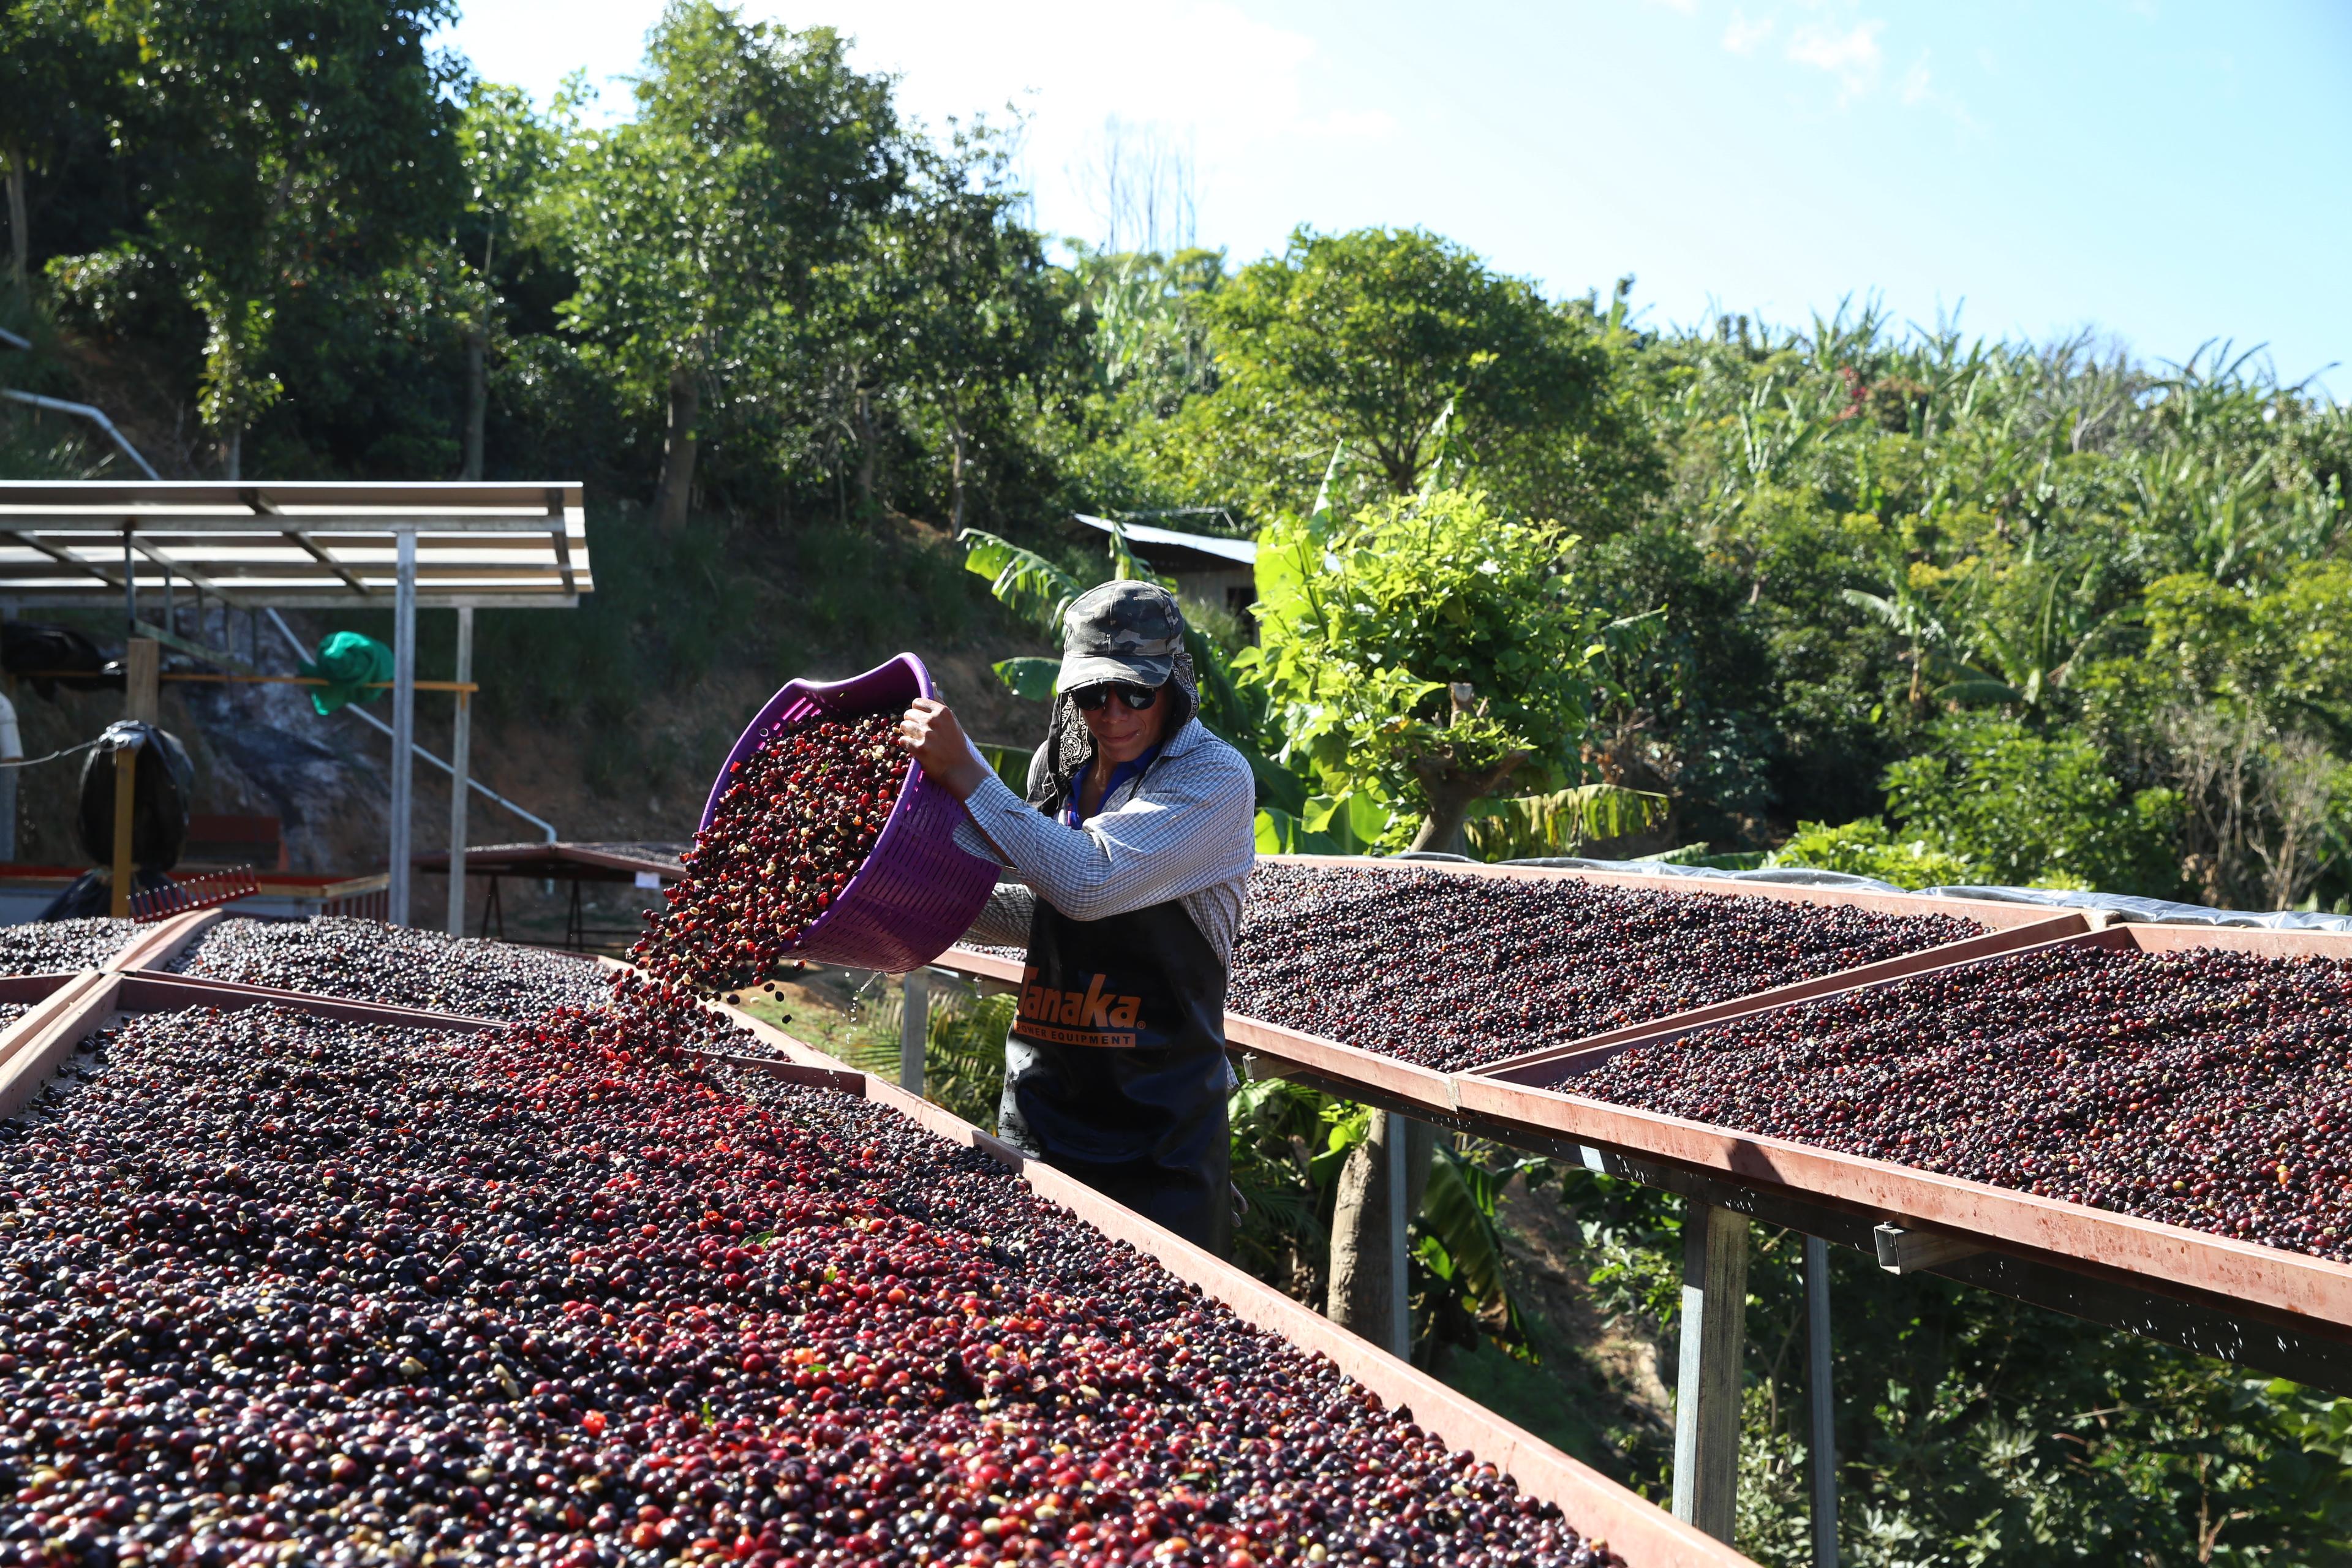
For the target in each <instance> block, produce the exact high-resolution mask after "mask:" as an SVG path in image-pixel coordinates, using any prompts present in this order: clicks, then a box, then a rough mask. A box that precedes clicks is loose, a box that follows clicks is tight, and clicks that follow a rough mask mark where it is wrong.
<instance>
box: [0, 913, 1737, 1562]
mask: <svg viewBox="0 0 2352 1568" xmlns="http://www.w3.org/2000/svg"><path fill="white" fill-rule="evenodd" d="M217 918H219V911H218V910H196V911H194V912H193V913H191V914H187V915H182V916H176V917H174V918H173V920H171V921H166V922H164V923H163V924H162V925H160V926H156V927H153V928H151V929H149V930H147V931H142V932H141V933H139V935H138V937H137V938H136V939H134V941H133V942H131V944H130V945H129V946H128V947H127V948H126V949H125V950H124V951H123V952H120V953H118V954H116V955H115V958H114V959H113V960H112V961H111V963H110V966H109V967H107V968H105V969H91V970H84V971H81V972H80V973H76V974H42V975H17V976H10V977H0V1001H12V1000H23V1001H29V1002H32V1003H33V1004H34V1006H33V1009H32V1011H31V1012H29V1013H27V1014H26V1016H24V1017H22V1018H20V1019H18V1020H17V1021H16V1023H15V1024H13V1025H11V1026H8V1027H7V1028H6V1029H5V1030H0V1116H13V1115H15V1114H16V1112H17V1111H18V1110H22V1109H23V1108H24V1106H25V1104H26V1102H27V1101H28V1100H31V1099H32V1097H33V1096H34V1095H36V1094H37V1093H38V1092H39V1091H40V1089H42V1087H43V1086H44V1085H45V1084H46V1083H47V1080H48V1079H49V1078H50V1077H51V1076H52V1075H53V1074H54V1073H55V1072H56V1071H57V1069H58V1067H59V1066H60V1065H61V1064H62V1063H63V1062H64V1061H65V1060H66V1058H68V1057H70V1056H71V1055H72V1054H73V1052H74V1050H75V1049H76V1048H77V1047H79V1046H80V1044H81V1043H82V1042H83V1041H84V1040H86V1039H88V1038H89V1036H90V1035H91V1034H92V1033H94V1032H95V1031H97V1030H98V1029H100V1028H101V1027H103V1026H105V1025H106V1024H107V1023H108V1022H109V1021H110V1020H111V1019H113V1018H115V1017H117V1016H120V1015H121V1014H123V1013H141V1012H157V1011H168V1010H171V1009H174V1008H180V1007H189V1006H223V1007H234V1006H253V1005H263V1004H275V1005H280V1006H287V1007H294V1008H298V1009H299V1010H302V1011H305V1012H311V1013H316V1014H319V1015H320V1016H327V1017H333V1018H341V1019H346V1020H350V1021H353V1022H373V1023H383V1024H389V1025H395V1026H404V1027H412V1028H439V1029H455V1030H464V1031H467V1032H473V1033H480V1032H487V1031H492V1030H497V1029H502V1028H505V1027H507V1025H504V1024H501V1023H496V1022H493V1021H491V1020H489V1019H485V1018H468V1017H463V1016H457V1015H452V1014H442V1013H431V1012H426V1011H424V1010H422V1009H418V1008H412V1007H398V1006H388V1005H379V1004H375V1003H368V1002H354V1001H351V1000H348V999H346V998H343V997H339V996H319V995H314V994H309V993H305V992H294V991H276V990H272V989H270V988H268V987H267V986H259V985H234V984H226V983H224V982H220V981H211V980H202V979H197V978H195V977H193V976H186V975H164V974H160V973H155V970H156V969H157V968H158V967H160V966H161V965H162V964H163V963H169V962H170V961H171V959H172V958H173V956H175V955H176V954H177V953H178V952H180V951H181V950H182V949H183V948H184V947H185V946H186V944H187V943H188V942H192V941H194V939H195V938H196V936H197V935H199V934H200V933H201V932H202V931H203V930H204V927H205V925H206V924H208V923H210V922H211V921H214V920H215V919H217ZM600 962H601V963H604V964H605V966H607V967H612V968H618V967H623V966H622V965H619V964H616V963H614V962H613V961H611V960H609V959H608V960H602V961H600ZM705 1005H706V1006H707V1007H708V1008H709V1010H710V1011H712V1012H714V1013H716V1014H719V1015H721V1016H725V1017H726V1018H727V1019H728V1020H729V1021H730V1022H731V1023H734V1024H736V1025H738V1026H740V1027H742V1028H744V1029H746V1030H748V1031H749V1032H751V1034H752V1035H754V1036H755V1037H759V1038H760V1039H761V1040H762V1041H764V1042H766V1043H767V1044H768V1045H770V1046H771V1047H773V1048H775V1049H777V1050H779V1051H781V1052H782V1053H783V1055H782V1058H780V1059H779V1058H766V1057H744V1056H734V1055H729V1054H725V1053H719V1052H709V1053H705V1054H706V1055H709V1056H711V1057H713V1058H715V1059H718V1060H721V1061H726V1062H729V1063H731V1064H733V1065H735V1066H737V1067H740V1068H746V1069H748V1070H751V1071H754V1072H761V1073H767V1074H770V1075H772V1076H774V1077H777V1078H781V1079H785V1080H786V1081H788V1082H792V1083H797V1084H802V1085H805V1086H807V1087H810V1088H815V1089H830V1090H833V1091H835V1092H836V1093H842V1094H848V1095H853V1096H856V1097H857V1098H860V1099H865V1100H873V1101H875V1102H876V1103H877V1104H880V1105H883V1106H886V1107H887V1108H888V1109H890V1110H895V1111H897V1112H898V1113H899V1114H900V1115H902V1116H905V1117H907V1118H908V1120H910V1121H914V1122H916V1123H917V1124H918V1125H919V1126H921V1127H922V1128H924V1129H925V1130H926V1131H929V1132H931V1133H933V1134H935V1135H936V1136H938V1137H940V1138H943V1139H945V1140H947V1141H948V1142H951V1143H958V1144H961V1145H964V1146H966V1147H970V1148H974V1149H979V1150H981V1151H982V1152H985V1153H987V1154H989V1155H990V1156H991V1157H992V1158H994V1159H995V1160H997V1161H998V1162H999V1163H1002V1164H1003V1165H1004V1166H1006V1167H1007V1168H1008V1169H1009V1170H1010V1171H1012V1172H1013V1173H1015V1174H1016V1175H1017V1176H1018V1177H1019V1178H1020V1179H1021V1180H1022V1181H1024V1182H1025V1183H1026V1184H1028V1185H1029V1186H1030V1187H1031V1188H1032V1189H1033V1190H1034V1191H1035V1192H1036V1193H1037V1194H1038V1195H1039V1196H1040V1197H1043V1198H1045V1200H1046V1201H1047V1202H1049V1203H1053V1204H1055V1205H1058V1206H1060V1207H1062V1208H1064V1209H1066V1210H1068V1211H1069V1212H1070V1213H1071V1214H1072V1215H1074V1216H1075V1217H1076V1218H1077V1219H1078V1220H1080V1221H1082V1222H1084V1223H1086V1224H1088V1225H1092V1226H1095V1227H1096V1228H1097V1229H1098V1230H1100V1231H1102V1232H1103V1233H1104V1234H1105V1235H1106V1236H1108V1237H1111V1238H1113V1239H1114V1240H1118V1241H1124V1242H1127V1243H1128V1244H1129V1245H1130V1246H1132V1247H1135V1248H1136V1249H1137V1250H1138V1251H1139V1252H1141V1253H1143V1254H1144V1255H1146V1256H1147V1257H1150V1258H1153V1259H1154V1260H1156V1261H1157V1262H1159V1263H1160V1266H1161V1267H1163V1268H1166V1269H1167V1270H1168V1271H1169V1272H1170V1273H1171V1274H1173V1275H1174V1276H1176V1277H1177V1278H1178V1279H1182V1280H1184V1281H1186V1282H1187V1283H1189V1284H1192V1285H1195V1286H1198V1287H1199V1288H1200V1289H1201V1290H1202V1292H1203V1293H1205V1294H1207V1295H1208V1296H1210V1297H1212V1298H1213V1299H1214V1300H1218V1301H1219V1302H1221V1303H1223V1305H1224V1306H1226V1307H1227V1308H1229V1309H1230V1310H1232V1311H1233V1312H1234V1315H1235V1316H1237V1317H1239V1318H1241V1319H1242V1320H1243V1321H1244V1322H1247V1323H1250V1324H1252V1325H1254V1326H1255V1327H1257V1328H1259V1329H1262V1330H1264V1331H1266V1332H1268V1333H1270V1334H1273V1335H1276V1337H1278V1338H1281V1339H1285V1340H1287V1341H1289V1342H1292V1343H1293V1344H1296V1345H1298V1346H1300V1347H1301V1348H1303V1349H1305V1350H1307V1351H1309V1352H1315V1353H1318V1354H1321V1355H1324V1356H1327V1357H1328V1358H1329V1359H1330V1360H1331V1361H1332V1363H1334V1364H1336V1365H1337V1366H1338V1367H1339V1370H1340V1372H1342V1373H1345V1374H1346V1375H1347V1376H1349V1377H1350V1378H1353V1379H1354V1380H1355V1381H1356V1382H1357V1383H1359V1384H1361V1385H1362V1386H1363V1387H1365V1388H1366V1389H1369V1390H1370V1392H1371V1393H1372V1394H1375V1395H1376V1396H1378V1397H1379V1398H1380V1399H1381V1402H1382V1403H1383V1404H1385V1405H1389V1406H1391V1408H1394V1409H1397V1410H1399V1411H1400V1412H1402V1413H1403V1414H1405V1415H1408V1416H1409V1417H1410V1418H1411V1419H1412V1420H1414V1421H1416V1422H1417V1423H1419V1424H1420V1426H1422V1428H1423V1430H1424V1431H1427V1432H1429V1433H1431V1434H1432V1435H1433V1436H1436V1437H1437V1438H1438V1439H1439V1440H1440V1441H1442V1442H1444V1443H1445V1444H1446V1445H1447V1446H1448V1447H1453V1448H1457V1449H1467V1450H1469V1451H1470V1452H1471V1453H1472V1454H1473V1455H1474V1456H1475V1457H1476V1458H1479V1459H1482V1460H1485V1461H1486V1462H1488V1463H1491V1464H1493V1465H1494V1466H1495V1467H1496V1468H1497V1469H1499V1470H1501V1471H1502V1472H1503V1473H1504V1474H1506V1475H1508V1476H1510V1477H1512V1478H1513V1479H1515V1480H1516V1481H1517V1483H1518V1486H1519V1488H1520V1489H1521V1490H1522V1491H1524V1492H1526V1493H1527V1494H1528V1496H1531V1497H1535V1498H1538V1499H1541V1500H1546V1501H1549V1502H1552V1503H1555V1504H1557V1505H1558V1506H1559V1510H1560V1512H1561V1514H1562V1515H1563V1516H1564V1517H1565V1518H1566V1519H1567V1520H1568V1521H1569V1523H1570V1525H1571V1526H1573V1527H1574V1528H1575V1529H1576V1530H1577V1531H1579V1532H1580V1533H1581V1534H1583V1535H1584V1536H1585V1538H1586V1539H1587V1540H1589V1541H1591V1542H1595V1543H1605V1544H1606V1545H1608V1546H1609V1547H1610V1548H1611V1549H1612V1550H1614V1551H1615V1552H1617V1553H1618V1554H1619V1555H1620V1556H1622V1558H1624V1559H1625V1561H1626V1562H1627V1563H1631V1564H1633V1568H1756V1564H1755V1563H1753V1562H1752V1561H1751V1560H1750V1559H1748V1558H1747V1557H1744V1556H1741V1555H1740V1554H1739V1553H1738V1552H1735V1551H1734V1550H1733V1549H1732V1548H1731V1547H1729V1546H1727V1545H1726V1544H1725V1543H1723V1542H1719V1541H1716V1540H1714V1539H1712V1538H1711V1537H1709V1536H1706V1535H1704V1534H1702V1533H1701V1532H1699V1531H1696V1530H1695V1529H1693V1528H1692V1527H1690V1526H1689V1525H1686V1524H1684V1523H1681V1522H1680V1521H1676V1520H1675V1519H1673V1518H1672V1517H1670V1516H1669V1515H1668V1514H1667V1513H1665V1511H1664V1510H1662V1509H1660V1508H1658V1507H1657V1505H1656V1504H1654V1503H1652V1502H1649V1501H1647V1500H1644V1499H1643V1498H1641V1497H1638V1496H1636V1495H1635V1494H1634V1493H1633V1492H1632V1491H1630V1490H1628V1489H1625V1488H1624V1487H1622V1486H1619V1485H1618V1484H1617V1483H1616V1482H1614V1481H1612V1480H1611V1479H1609V1478H1607V1477H1606V1476H1603V1475H1602V1474H1601V1473H1600V1472H1599V1471H1598V1470H1595V1469H1593V1468H1591V1467H1590V1466H1587V1465H1584V1464H1581V1463H1580V1462H1579V1461H1577V1460H1575V1459H1573V1458H1570V1457H1569V1456H1568V1455H1566V1454H1563V1453H1561V1452H1560V1451H1559V1449H1557V1448H1555V1447H1552V1446H1551V1445H1549V1444H1548V1443H1546V1442H1544V1441H1543V1440H1542V1439H1541V1438H1539V1437H1537V1436H1534V1435H1533V1434H1531V1433H1529V1432H1527V1431H1525V1430H1523V1429H1521V1428H1520V1427H1517V1426H1513V1425H1512V1424H1511V1423H1509V1422H1507V1421H1505V1420H1503V1419H1502V1418H1501V1417H1499V1416H1496V1415H1493V1414H1491V1413H1490V1412H1488V1411H1487V1410H1486V1409H1485V1408H1483V1407H1482V1406H1480V1405H1476V1404H1475V1403H1473V1402H1472V1401H1470V1400H1469V1399H1466V1398H1465V1397H1464V1396H1462V1395H1461V1394H1456V1393H1454V1391H1453V1390H1452V1389H1450V1388H1447V1387H1446V1386H1445V1385H1444V1384H1441V1383H1439V1382H1437V1381H1436V1380H1435V1379H1434V1378H1432V1377H1430V1376H1429V1375H1428V1374H1427V1373H1423V1372H1421V1371H1419V1370H1418V1369H1416V1368H1414V1367H1413V1366H1412V1365H1411V1364H1410V1363H1406V1362H1402V1361H1399V1360H1398V1359H1396V1358H1395V1357H1393V1356H1391V1355H1390V1354H1388V1353H1387V1352H1384V1351H1381V1350H1380V1349H1378V1348H1376V1347H1374V1346H1373V1345H1372V1344H1371V1343H1370V1342H1368V1341H1365V1340H1361V1339H1359V1338H1357V1337H1356V1336H1355V1335H1354V1334H1351V1333H1349V1332H1348V1331H1346V1330H1344V1329H1341V1328H1339V1327H1338V1326H1337V1325H1335V1324H1333V1323H1331V1322H1329V1321H1327V1320H1325V1319H1323V1318H1321V1317H1319V1316H1318V1315H1317V1314H1316V1313H1314V1312H1312V1311H1310V1310H1307V1308H1305V1307H1303V1306H1301V1305H1299V1304H1298V1303H1297V1302H1296V1301H1294V1300H1291V1299H1290V1298H1289V1297H1287V1296H1285V1295H1283V1294H1282V1293H1281V1292H1279V1291H1277V1290H1276V1289H1272V1288H1271V1287H1270V1286H1266V1285H1264V1284H1261V1283H1260V1282H1259V1281H1257V1280H1256V1279H1252V1278H1251V1277H1250V1276H1248V1275H1246V1274H1244V1273H1243V1272H1242V1271H1241V1270H1239V1269H1238V1268H1234V1267H1233V1266H1232V1265H1231V1264H1228V1263H1225V1262H1223V1261H1222V1260H1221V1259H1219V1258H1214V1257H1213V1256H1211V1255H1210V1254H1209V1253H1207V1252H1204V1251H1202V1249H1201V1248H1199V1247H1194V1246H1193V1245H1192V1243H1190V1242H1188V1241H1185V1240H1184V1239H1183V1238H1181V1237H1178V1236H1177V1235H1175V1233H1173V1232H1172V1231H1169V1230H1166V1229H1163V1228H1162V1227H1161V1226H1158V1225H1156V1224H1154V1223H1152V1222H1151V1221H1150V1220H1148V1219H1145V1218H1144V1217H1143V1216H1142V1215H1138V1214H1136V1213H1134V1212H1133V1211H1132V1210H1129V1209H1127V1208H1123V1207H1121V1206H1120V1205H1118V1204H1116V1203H1113V1202H1112V1201H1111V1200H1109V1199H1108V1198H1106V1197H1104V1196H1102V1194H1099V1193H1097V1192H1095V1191H1094V1190H1093V1189H1091V1188H1089V1187H1087V1186H1085V1185H1083V1184H1080V1183H1078V1182H1076V1181H1075V1180H1073V1179H1072V1178H1070V1177H1068V1176H1066V1175H1064V1174H1062V1173H1060V1172H1058V1171H1055V1170H1052V1169H1050V1168H1048V1167H1046V1166H1044V1165H1041V1164H1037V1163H1034V1162H1030V1161H1028V1160H1026V1159H1024V1156H1023V1155H1022V1154H1021V1153H1020V1152H1019V1151H1017V1150H1015V1149H1013V1147H1012V1146H1011V1145H1010V1144H1007V1143H1005V1142H1002V1141H1001V1140H999V1139H996V1138H992V1137H991V1136H989V1135H988V1134H987V1133H985V1132H982V1131H980V1130H979V1129H978V1128H976V1127H973V1126H972V1125H971V1124H970V1123H969V1122H966V1121H961V1120H960V1119H958V1118H957V1117H955V1116H953V1115H951V1114H950V1113H949V1112H948V1111H946V1110H941V1109H940V1107H938V1106H935V1105H932V1104H929V1102H927V1101H925V1100H920V1099H918V1098H917V1097H915V1096H913V1095H910V1094H908V1093H907V1092H905V1091H904V1090H903V1089H898V1087H897V1086H896V1085H893V1084H889V1083H886V1082H883V1081H882V1080H881V1079H876V1078H873V1077H872V1076H870V1075H868V1074H865V1073H860V1072H854V1071H851V1070H849V1069H847V1068H844V1067H842V1066H841V1064H840V1063H839V1062H837V1061H835V1059H834V1058H831V1057H828V1056H826V1055H824V1053H823V1052H821V1051H819V1050H817V1049H816V1048H815V1047H812V1046H809V1045H806V1044H804V1043H803V1042H802V1041H800V1040H796V1039H794V1038H793V1037H791V1036H789V1035H786V1034H784V1033H783V1032H782V1031H781V1030H778V1029H776V1028H774V1027H772V1026H770V1025H767V1024H764V1023H762V1022H761V1021H760V1020H758V1019H756V1018H754V1017H752V1016H751V1015H749V1014H747V1013H744V1012H743V1011H741V1010H740V1009H739V1008H733V1007H728V1006H724V1005H719V1004H717V1003H707V1004H705Z"/></svg>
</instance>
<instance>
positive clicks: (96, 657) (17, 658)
mask: <svg viewBox="0 0 2352 1568" xmlns="http://www.w3.org/2000/svg"><path fill="white" fill-rule="evenodd" d="M0 668H5V669H6V670H7V672H8V673H9V674H11V675H15V676H29V677H31V678H33V689H34V690H36V691H37V692H39V693H40V694H41V695H42V697H44V698H45V699H47V700H51V701H54V700H56V699H57V695H58V687H60V686H63V687H65V688H66V689H68V690H72V691H103V690H106V689H109V688H111V689H114V690H116V691H120V690H121V689H122V670H121V666H120V665H119V664H118V665H115V666H113V667H111V668H110V667H109V665H108V663H107V659H106V656H105V655H104V654H102V653H100V652H99V650H98V645H97V644H96V643H94V642H92V641H90V640H89V638H88V637H84V636H83V635H82V634H81V633H79V632H78V631H76V630H75V629H74V628H73V627H71V626H49V625H47V624H45V623H42V622H37V621H5V622H0ZM59 677H63V678H64V679H58V678H59Z"/></svg>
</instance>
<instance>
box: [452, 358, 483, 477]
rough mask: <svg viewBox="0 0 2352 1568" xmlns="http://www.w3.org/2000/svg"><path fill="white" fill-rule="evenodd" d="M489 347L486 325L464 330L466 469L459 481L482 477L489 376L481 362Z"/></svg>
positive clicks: (461, 472)
mask: <svg viewBox="0 0 2352 1568" xmlns="http://www.w3.org/2000/svg"><path fill="white" fill-rule="evenodd" d="M489 346H490V329H489V326H488V323H487V322H485V321H479V320H477V321H475V322H474V324H473V325H472V326H470V327H468V328H467V329H466V466H465V468H463V469H462V470H461V471H460V472H459V475H458V477H459V478H460V479H480V478H481V477H482V426H483V423H484V421H485V420H486V419H487V418H488V415H489V406H490V385H489V373H488V369H487V368H486V363H485V362H486V361H487V360H488V357H489Z"/></svg>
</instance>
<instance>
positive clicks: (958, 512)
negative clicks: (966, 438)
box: [948, 425, 963, 538]
mask: <svg viewBox="0 0 2352 1568" xmlns="http://www.w3.org/2000/svg"><path fill="white" fill-rule="evenodd" d="M948 439H949V441H950V444H951V449H950V452H949V454H948V535H949V537H950V538H954V537H956V536H957V535H960V534H961V533H962V532H963V426H961V425H950V426H948Z"/></svg>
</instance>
